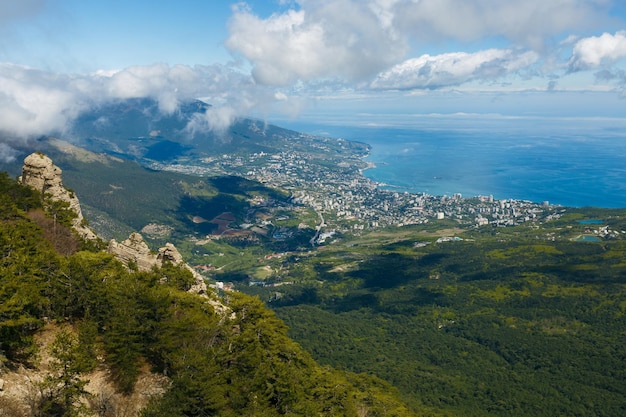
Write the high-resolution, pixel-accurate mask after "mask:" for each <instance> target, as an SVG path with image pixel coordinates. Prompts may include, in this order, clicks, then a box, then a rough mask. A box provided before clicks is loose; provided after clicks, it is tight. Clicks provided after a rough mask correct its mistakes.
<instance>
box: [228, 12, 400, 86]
mask: <svg viewBox="0 0 626 417" xmlns="http://www.w3.org/2000/svg"><path fill="white" fill-rule="evenodd" d="M299 3H300V5H301V7H302V8H301V9H299V10H295V9H290V10H288V11H287V12H285V13H282V14H273V15H271V16H270V17H269V18H267V19H261V18H260V17H258V16H256V15H255V14H253V13H252V11H251V10H250V9H249V8H248V7H246V6H241V5H239V6H237V7H236V8H235V9H234V15H233V17H232V19H231V20H230V22H229V30H230V36H229V38H228V39H227V40H226V46H227V47H228V48H229V49H230V50H231V51H233V52H234V53H237V54H240V55H242V56H243V57H245V58H246V59H248V60H249V61H250V62H251V63H252V65H253V70H252V74H253V76H254V78H255V80H257V81H258V82H259V83H262V84H268V85H281V86H283V85H288V84H290V83H293V82H295V81H297V80H302V81H311V80H315V79H323V78H337V79H343V80H355V79H361V78H364V77H367V76H370V75H371V74H375V73H377V72H379V71H380V70H382V69H383V68H385V67H386V66H389V65H391V64H393V63H394V62H397V60H399V59H401V58H402V56H403V55H404V54H405V52H406V46H407V45H406V42H405V41H403V40H402V39H401V38H399V37H398V36H397V34H396V32H395V30H394V29H393V27H392V26H391V25H390V22H389V19H390V16H387V15H385V13H384V11H385V10H386V8H385V7H384V3H385V1H382V0H378V1H376V2H362V1H359V2H356V1H353V0H332V1H331V0H317V1H300V2H299ZM373 6H378V7H373Z"/></svg>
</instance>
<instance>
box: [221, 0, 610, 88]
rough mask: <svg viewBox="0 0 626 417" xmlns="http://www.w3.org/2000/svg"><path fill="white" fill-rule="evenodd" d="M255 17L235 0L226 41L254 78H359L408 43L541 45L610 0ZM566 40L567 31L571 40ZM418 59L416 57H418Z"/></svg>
mask: <svg viewBox="0 0 626 417" xmlns="http://www.w3.org/2000/svg"><path fill="white" fill-rule="evenodd" d="M292 4H293V5H294V7H292V8H291V9H288V10H286V11H284V12H282V13H277V14H273V15H271V16H269V17H267V18H261V17H259V16H257V15H255V14H254V13H253V11H252V10H251V9H250V8H249V7H248V6H246V5H238V6H236V7H235V9H234V15H233V17H232V19H231V21H230V24H229V30H230V36H229V38H228V39H227V41H226V45H227V47H228V48H229V49H230V50H231V51H232V52H234V53H236V54H240V55H241V56H243V57H245V58H246V59H247V60H248V61H249V62H250V63H251V65H252V66H253V75H254V77H255V80H257V81H258V82H259V83H263V84H268V85H281V86H284V85H288V84H289V83H292V82H294V81H296V80H300V81H305V82H308V81H312V80H316V79H331V78H335V79H340V80H348V81H354V80H362V79H364V78H367V77H371V76H374V75H376V74H378V73H379V72H381V71H383V70H384V69H386V68H389V67H391V66H393V65H395V64H398V62H400V61H402V60H404V59H406V56H407V53H408V52H409V45H410V46H411V47H413V48H419V46H420V45H425V44H430V43H432V42H437V43H441V44H443V43H445V42H448V41H455V42H472V41H477V40H483V39H485V38H498V39H507V40H508V41H509V42H510V43H511V44H512V46H511V47H512V48H523V49H531V50H535V51H539V52H541V51H544V50H545V48H546V43H547V39H550V37H552V36H556V35H561V34H563V33H567V32H568V31H571V30H574V29H576V30H581V29H585V28H592V27H596V26H598V25H600V24H601V23H606V22H607V20H608V19H609V18H608V13H607V11H608V10H609V8H610V6H611V1H610V0H559V1H558V2H554V1H552V2H551V1H545V0H524V1H502V0H419V1H418V0H297V1H294V2H293V3H292ZM569 41H570V42H571V41H572V39H570V40H569ZM418 59H419V58H418Z"/></svg>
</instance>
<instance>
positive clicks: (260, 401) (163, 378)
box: [0, 154, 415, 417]
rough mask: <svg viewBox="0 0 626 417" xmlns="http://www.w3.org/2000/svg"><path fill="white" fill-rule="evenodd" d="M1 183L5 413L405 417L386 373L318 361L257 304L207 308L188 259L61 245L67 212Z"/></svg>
mask: <svg viewBox="0 0 626 417" xmlns="http://www.w3.org/2000/svg"><path fill="white" fill-rule="evenodd" d="M32 158H38V159H41V160H43V161H44V162H45V161H47V159H46V157H44V156H43V155H40V154H34V155H33V156H32ZM27 159H28V158H27ZM35 165H37V166H39V165H41V164H36V163H32V161H31V163H30V164H29V165H28V167H29V168H28V169H29V170H32V167H34V166H35ZM44 168H45V167H44ZM47 168H48V169H45V170H44V171H43V172H48V173H50V172H52V173H53V174H54V175H52V176H53V177H55V178H56V177H57V174H58V173H59V170H58V169H56V170H55V169H54V167H51V166H50V164H48V165H47ZM38 172H40V171H38ZM30 173H31V171H29V174H28V175H26V174H25V175H24V178H25V179H27V182H28V183H29V184H38V182H37V181H32V180H33V179H37V177H36V176H35V175H31V174H30ZM55 184H56V186H57V187H59V186H60V184H61V183H60V181H55ZM37 188H39V187H37ZM44 188H45V187H44ZM0 191H1V193H0V216H1V217H0V221H1V222H2V227H0V248H1V249H2V253H3V259H2V263H1V264H0V370H1V371H2V373H1V374H0V377H1V378H0V414H1V415H8V416H12V417H21V416H27V415H42V416H69V415H93V414H94V413H96V412H97V413H98V414H99V415H102V416H113V415H125V416H137V415H141V416H143V417H148V416H154V417H158V416H164V417H165V416H168V417H171V416H195V415H215V416H232V415H264V416H280V415H294V416H295V415H301V416H310V415H323V416H338V415H343V416H360V415H373V416H375V415H397V416H412V415H415V414H414V413H412V412H411V411H409V410H408V409H407V408H406V407H405V406H404V405H403V404H402V402H401V401H400V400H399V399H398V395H397V392H396V390H395V389H394V388H393V387H391V386H390V385H388V384H387V383H385V382H383V381H382V380H379V379H376V378H373V377H370V376H367V375H356V374H351V373H346V372H343V371H337V370H333V369H331V368H328V367H321V366H319V365H318V364H316V363H315V362H314V361H313V360H312V358H311V357H310V355H309V354H307V353H306V352H305V351H303V350H302V349H301V348H300V346H298V345H297V344H296V343H294V342H293V341H292V340H290V339H289V338H288V337H287V334H286V331H287V329H286V327H285V326H284V324H283V323H282V322H281V321H280V320H278V319H277V318H276V316H275V315H274V314H273V313H272V312H271V311H269V310H268V309H267V308H266V307H265V306H264V305H263V304H262V303H261V302H260V301H259V300H257V299H254V298H251V297H248V296H246V295H244V294H241V293H228V294H225V295H224V296H223V297H222V298H221V300H222V302H220V303H219V308H217V304H216V303H215V302H210V299H209V297H207V296H201V295H198V294H191V293H189V292H187V291H185V289H186V287H187V285H188V283H190V282H192V281H193V277H192V273H191V272H190V271H189V270H188V269H186V268H184V267H181V266H178V265H175V264H173V263H171V262H163V264H162V265H161V267H160V268H151V269H147V268H142V267H141V265H131V263H130V262H126V265H124V264H123V263H121V262H119V261H118V260H117V259H116V258H114V257H113V256H112V255H110V254H107V253H104V252H102V251H100V250H98V245H93V244H89V242H82V244H81V242H77V243H78V244H77V245H75V246H73V247H72V249H71V250H68V246H67V245H65V244H62V245H58V243H59V241H58V236H61V235H62V236H66V233H65V232H66V231H67V229H68V228H70V227H71V226H72V217H75V216H71V215H66V214H72V213H73V214H74V215H75V214H76V212H75V211H74V210H75V209H76V208H75V207H74V208H71V207H70V208H68V207H69V203H68V204H61V207H60V206H58V205H56V204H55V202H58V201H61V202H63V201H62V200H54V199H53V197H54V196H52V197H51V196H50V195H49V194H43V195H42V194H41V192H39V191H38V190H37V189H34V188H29V187H25V186H22V185H21V184H19V183H17V182H15V181H13V180H11V179H10V178H9V177H8V176H7V175H6V174H4V175H0ZM44 191H45V189H44ZM59 207H60V209H59ZM51 210H52V211H51ZM50 213H54V214H55V215H54V216H53V217H49V215H50ZM74 238H75V239H78V238H79V237H78V236H77V235H75V236H74ZM59 249H63V253H61V252H60V251H59ZM212 296H217V294H212ZM37 351H38V354H37V355H36V354H35V352H37ZM389 413H391V414H389Z"/></svg>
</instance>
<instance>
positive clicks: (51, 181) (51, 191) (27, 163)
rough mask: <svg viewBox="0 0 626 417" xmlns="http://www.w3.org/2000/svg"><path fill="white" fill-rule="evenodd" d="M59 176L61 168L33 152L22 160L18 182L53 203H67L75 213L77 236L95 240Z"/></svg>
mask: <svg viewBox="0 0 626 417" xmlns="http://www.w3.org/2000/svg"><path fill="white" fill-rule="evenodd" d="M61 174H62V171H61V168H59V167H58V166H56V165H54V164H53V163H52V160H51V159H50V158H48V157H47V156H46V155H44V154H42V153H39V152H35V153H32V154H30V155H29V156H27V157H26V159H24V165H23V167H22V176H21V177H20V178H19V182H20V183H21V184H22V185H26V186H28V187H30V188H33V189H35V190H37V191H39V192H41V194H42V195H47V196H49V197H50V199H51V200H53V201H63V202H66V203H68V204H69V208H70V210H72V211H73V212H74V213H76V217H75V218H74V220H73V222H72V226H73V228H74V230H75V231H76V232H77V233H78V235H79V236H80V237H82V238H83V239H87V240H95V239H97V236H96V234H95V233H94V232H93V231H92V230H91V229H90V228H89V227H87V226H86V225H85V222H84V219H83V213H82V212H81V209H80V203H79V201H78V197H76V195H75V194H74V193H73V192H71V191H69V190H68V189H67V188H65V186H64V185H63V181H62V179H61Z"/></svg>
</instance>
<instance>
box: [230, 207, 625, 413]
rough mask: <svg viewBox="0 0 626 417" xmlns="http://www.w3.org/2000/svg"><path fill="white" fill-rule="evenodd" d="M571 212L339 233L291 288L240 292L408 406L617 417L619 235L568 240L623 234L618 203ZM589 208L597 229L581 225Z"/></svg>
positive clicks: (325, 359)
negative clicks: (385, 384)
mask: <svg viewBox="0 0 626 417" xmlns="http://www.w3.org/2000/svg"><path fill="white" fill-rule="evenodd" d="M569 211H570V212H571V213H570V214H567V215H565V216H563V217H562V218H561V219H560V220H559V221H556V222H554V223H548V224H545V225H541V226H540V227H535V228H526V227H516V228H506V229H504V228H492V227H491V226H488V227H485V228H479V229H470V230H465V231H461V230H457V233H459V234H458V237H459V240H454V239H452V240H448V241H446V240H442V241H439V243H438V242H436V236H435V237H434V236H433V235H432V233H430V232H424V231H423V230H422V229H421V228H419V227H415V228H412V229H411V228H404V229H402V230H398V231H397V233H395V238H394V234H386V235H384V236H382V235H381V236H378V238H375V236H363V237H360V238H357V237H352V238H349V237H344V238H343V239H342V241H341V242H336V243H335V244H333V245H331V246H328V247H326V248H324V250H322V251H318V252H317V254H316V255H315V256H312V257H309V258H303V259H302V260H301V261H300V262H299V263H298V264H297V265H294V266H291V270H290V271H289V272H288V273H286V276H284V277H283V278H282V279H283V280H285V281H292V282H294V284H293V285H283V286H280V287H271V286H265V287H246V286H241V287H240V288H241V289H242V290H243V291H247V292H249V293H255V294H259V295H260V296H261V297H262V298H263V299H264V300H266V301H267V302H268V305H270V306H272V308H273V309H274V310H275V311H276V313H277V314H278V316H279V317H281V318H282V319H283V320H285V322H286V323H287V324H288V325H289V326H290V333H289V334H290V335H291V336H292V337H293V338H294V339H295V340H297V341H298V342H299V343H301V344H302V346H303V347H304V348H306V349H307V350H308V351H309V352H311V353H312V355H313V357H314V358H315V359H317V360H318V361H320V362H321V363H323V364H329V365H333V366H337V367H340V368H343V369H350V370H352V371H356V372H364V371H367V372H371V373H373V374H375V375H377V376H379V377H382V378H384V379H386V380H387V381H389V382H391V383H393V384H394V385H395V386H397V387H398V388H399V389H400V391H401V392H402V393H403V395H404V398H405V399H406V400H407V401H408V402H411V401H416V402H417V406H419V405H420V404H426V405H427V406H430V407H433V408H436V409H438V410H441V411H442V412H447V413H450V415H463V416H484V415H490V416H493V415H499V416H510V415H516V416H556V415H567V416H590V415H595V416H617V415H624V414H625V413H626V402H625V401H624V399H625V398H626V368H625V367H624V364H625V363H626V343H625V342H626V315H625V314H626V262H624V260H625V259H626V241H624V240H621V239H620V238H615V237H613V238H610V237H607V238H602V239H598V242H579V241H573V240H572V238H571V237H570V236H576V235H577V234H579V233H584V232H585V230H587V231H588V232H589V229H604V230H606V227H607V226H608V227H609V230H617V231H619V230H624V212H623V211H621V210H595V209H581V210H569ZM589 216H598V217H591V219H594V220H593V221H592V222H591V224H594V225H595V226H589V225H585V224H581V223H580V222H579V221H580V220H584V219H589V218H590V217H589ZM583 223H585V222H584V221H583ZM596 223H599V224H596ZM592 234H593V235H595V234H594V233H592ZM619 234H620V235H621V234H622V233H621V232H619ZM610 236H617V234H616V233H613V234H611V235H610ZM286 268H287V265H283V270H284V269H286Z"/></svg>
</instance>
